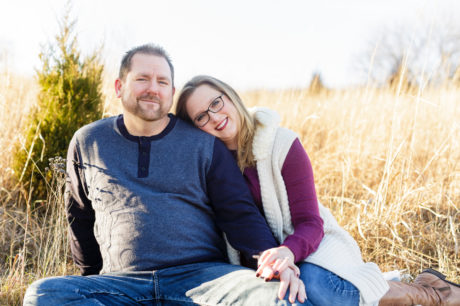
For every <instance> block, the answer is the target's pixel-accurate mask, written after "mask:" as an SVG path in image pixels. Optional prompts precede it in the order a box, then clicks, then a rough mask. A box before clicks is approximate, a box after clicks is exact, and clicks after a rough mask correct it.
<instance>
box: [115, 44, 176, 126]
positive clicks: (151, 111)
mask: <svg viewBox="0 0 460 306" xmlns="http://www.w3.org/2000/svg"><path fill="white" fill-rule="evenodd" d="M172 69H173V67H172V64H171V61H170V59H169V57H168V56H167V55H166V53H165V51H164V50H163V49H162V48H161V47H158V46H154V45H143V46H140V47H137V48H134V49H132V50H130V51H128V52H127V53H126V55H125V56H124V57H123V60H122V63H121V67H120V72H119V78H118V79H117V80H116V81H115V90H116V93H117V96H118V97H119V98H121V102H122V104H123V109H124V112H123V113H124V115H125V123H126V121H130V122H137V123H140V122H142V121H143V122H160V121H161V120H166V119H167V114H168V112H169V110H170V108H171V106H172V100H173V95H174V91H175V89H174V85H173V70H172ZM139 119H141V120H142V121H139Z"/></svg>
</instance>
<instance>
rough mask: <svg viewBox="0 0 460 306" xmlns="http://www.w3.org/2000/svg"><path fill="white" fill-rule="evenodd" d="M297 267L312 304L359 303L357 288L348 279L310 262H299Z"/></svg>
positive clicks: (344, 305)
mask: <svg viewBox="0 0 460 306" xmlns="http://www.w3.org/2000/svg"><path fill="white" fill-rule="evenodd" d="M299 268H300V278H301V279H302V281H303V282H304V284H305V288H306V291H307V298H308V300H309V301H310V302H311V303H312V304H313V305H318V306H320V305H340V306H348V305H350V306H352V305H353V306H354V305H359V298H360V295H359V290H358V289H357V288H356V287H355V286H354V285H353V284H352V283H350V282H349V281H346V280H344V279H343V278H341V277H339V276H337V275H335V274H334V273H332V272H330V271H328V270H326V269H323V268H321V267H319V266H317V265H314V264H311V263H301V264H300V265H299Z"/></svg>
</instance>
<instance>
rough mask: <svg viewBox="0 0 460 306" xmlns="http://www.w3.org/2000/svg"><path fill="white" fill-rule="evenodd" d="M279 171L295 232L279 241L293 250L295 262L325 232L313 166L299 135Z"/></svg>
mask: <svg viewBox="0 0 460 306" xmlns="http://www.w3.org/2000/svg"><path fill="white" fill-rule="evenodd" d="M281 175H282V176H283V180H284V184H285V185H286V190H287V194H288V200H289V209H290V211H291V220H292V225H293V226H294V233H293V234H292V235H289V236H288V237H286V239H285V240H284V242H283V243H282V245H283V246H286V247H288V248H289V249H290V250H291V251H292V253H293V254H294V257H295V262H298V261H301V260H304V259H305V258H307V257H308V255H310V254H311V253H313V252H314V251H316V249H317V248H318V246H319V243H320V242H321V239H323V236H324V231H323V220H322V219H321V217H320V215H319V208H318V199H317V197H316V190H315V182H314V178H313V169H312V166H311V163H310V159H309V158H308V155H307V153H306V152H305V149H304V148H303V147H302V144H301V143H300V141H299V139H298V138H297V139H296V140H295V141H294V142H293V144H292V146H291V148H290V149H289V152H288V154H287V156H286V159H285V161H284V164H283V168H282V170H281Z"/></svg>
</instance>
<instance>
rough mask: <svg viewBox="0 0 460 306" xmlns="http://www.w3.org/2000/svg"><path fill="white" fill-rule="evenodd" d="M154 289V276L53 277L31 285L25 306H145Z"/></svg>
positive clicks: (152, 297) (139, 274)
mask: <svg viewBox="0 0 460 306" xmlns="http://www.w3.org/2000/svg"><path fill="white" fill-rule="evenodd" d="M153 289H154V286H153V275H152V272H142V273H136V272H134V273H113V274H104V275H92V276H62V277H49V278H44V279H41V280H38V281H36V282H34V283H33V284H32V285H30V287H29V288H28V289H27V291H26V294H25V296H24V305H139V304H140V305H144V304H152V301H153V299H154V292H153Z"/></svg>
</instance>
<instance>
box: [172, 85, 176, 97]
mask: <svg viewBox="0 0 460 306" xmlns="http://www.w3.org/2000/svg"><path fill="white" fill-rule="evenodd" d="M175 93H176V87H173V88H172V96H173V97H174V94H175Z"/></svg>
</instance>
